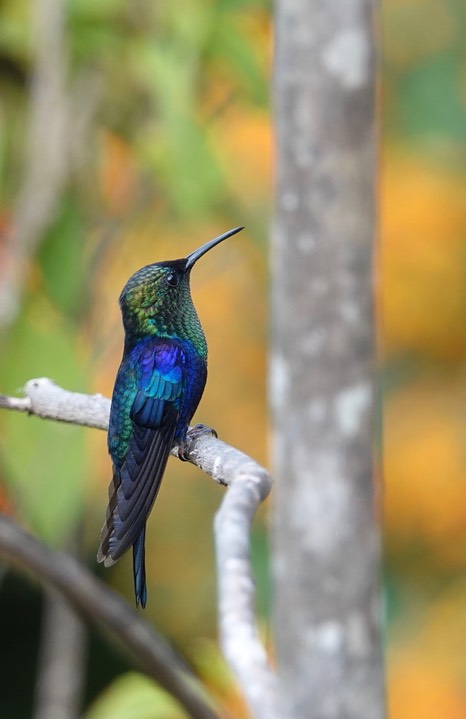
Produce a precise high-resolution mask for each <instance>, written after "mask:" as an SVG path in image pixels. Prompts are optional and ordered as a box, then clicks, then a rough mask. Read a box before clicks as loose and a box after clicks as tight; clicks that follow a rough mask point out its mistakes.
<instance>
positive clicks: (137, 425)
mask: <svg viewBox="0 0 466 719" xmlns="http://www.w3.org/2000/svg"><path fill="white" fill-rule="evenodd" d="M242 229H244V228H243V227H235V228H234V229H233V230H229V232H225V233H224V234H223V235H220V236H219V237H216V238H215V239H213V240H210V242H206V244H205V245H202V247H199V249H197V250H195V251H194V252H192V253H191V254H190V255H188V257H186V258H184V259H181V260H170V261H167V262H156V263H155V264H153V265H147V266H146V267H143V268H142V269H140V270H138V271H137V272H136V273H135V274H134V275H132V277H130V278H129V280H128V282H127V283H126V285H125V286H124V288H123V291H122V293H121V295H120V307H121V314H122V317H123V326H124V329H125V345H124V350H123V358H122V360H121V365H120V368H119V370H118V374H117V377H116V381H115V387H114V389H113V396H112V404H111V409H110V422H109V429H108V451H109V453H110V456H111V458H112V462H113V479H112V482H111V483H110V487H109V503H108V507H107V516H106V521H105V524H104V526H103V527H102V532H101V536H100V540H101V543H100V547H99V551H98V554H97V561H99V562H104V564H105V566H106V567H110V566H111V565H112V564H114V563H115V562H116V561H117V560H118V559H119V558H120V557H121V556H122V554H124V553H125V552H126V550H127V549H129V547H130V546H131V545H132V546H133V573H134V591H135V594H136V605H139V603H140V604H141V605H142V607H145V606H146V600H147V589H146V572H145V561H144V560H145V534H146V521H147V517H148V515H149V512H150V510H151V508H152V505H153V503H154V501H155V498H156V497H157V492H158V490H159V487H160V483H161V481H162V477H163V473H164V471H165V466H166V464H167V460H168V455H169V454H170V450H171V448H172V447H173V445H174V444H178V445H180V446H181V449H182V444H183V442H184V440H185V439H186V433H187V430H188V426H189V422H190V420H191V417H192V416H193V414H194V412H195V411H196V408H197V405H198V404H199V400H200V399H201V396H202V393H203V391H204V387H205V383H206V378H207V343H206V339H205V336H204V332H203V331H202V327H201V323H200V322H199V318H198V316H197V312H196V310H195V307H194V305H193V302H192V299H191V290H190V286H189V278H190V274H191V269H192V267H193V265H194V264H195V262H197V260H198V259H199V258H200V257H202V256H203V255H204V254H205V253H206V252H208V251H209V250H210V249H212V247H215V245H218V244H219V242H223V240H226V239H227V238H228V237H231V236H232V235H235V234H236V233H237V232H240V230H242ZM181 456H182V451H181Z"/></svg>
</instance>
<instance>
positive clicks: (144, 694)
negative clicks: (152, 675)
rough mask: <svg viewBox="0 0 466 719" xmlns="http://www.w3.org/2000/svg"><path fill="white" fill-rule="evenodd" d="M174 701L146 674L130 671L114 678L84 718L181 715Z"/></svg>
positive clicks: (177, 717)
mask: <svg viewBox="0 0 466 719" xmlns="http://www.w3.org/2000/svg"><path fill="white" fill-rule="evenodd" d="M182 717H183V712H181V711H180V709H179V708H178V706H177V704H176V702H175V701H174V700H172V699H171V698H170V697H169V696H167V694H165V693H164V692H163V691H162V690H161V689H159V688H158V687H157V686H156V684H154V682H152V681H151V680H150V679H148V678H147V677H145V676H143V675H141V674H136V673H135V672H131V673H128V674H123V675H122V676H121V677H119V678H118V679H116V680H115V681H114V682H113V683H112V684H111V685H110V687H109V688H108V689H107V690H106V691H105V692H104V693H103V694H102V696H100V698H99V699H98V700H97V701H96V702H95V703H94V704H93V706H92V708H91V709H90V710H89V711H88V712H86V714H85V715H84V719H180V718H182Z"/></svg>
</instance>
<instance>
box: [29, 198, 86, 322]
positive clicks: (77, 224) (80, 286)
mask: <svg viewBox="0 0 466 719" xmlns="http://www.w3.org/2000/svg"><path fill="white" fill-rule="evenodd" d="M84 238H85V228H84V223H83V221H82V217H81V214H80V212H79V209H78V207H77V205H76V203H75V201H74V199H73V198H72V197H68V198H67V199H64V200H63V202H62V205H61V208H60V214H59V216H58V218H57V220H56V222H55V223H54V225H53V227H52V229H51V230H50V231H49V232H48V233H47V238H46V240H45V242H43V244H42V246H41V248H40V251H39V257H38V259H39V263H40V266H41V268H42V271H43V273H44V279H45V284H46V287H47V290H48V292H49V295H50V298H51V299H52V301H53V302H54V303H55V304H56V306H57V307H59V308H60V309H61V310H62V311H64V312H65V313H66V314H68V315H69V316H75V315H76V314H77V311H78V309H79V308H80V306H81V305H82V303H83V291H84V289H85V280H86V274H85V267H84V259H83V244H84Z"/></svg>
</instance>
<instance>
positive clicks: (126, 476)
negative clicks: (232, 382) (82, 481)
mask: <svg viewBox="0 0 466 719" xmlns="http://www.w3.org/2000/svg"><path fill="white" fill-rule="evenodd" d="M184 361H185V358H184V353H183V351H182V349H181V347H180V346H179V345H178V344H176V343H174V342H172V341H170V340H167V339H164V340H154V341H153V342H150V343H147V344H145V345H144V346H143V347H142V349H141V350H140V353H139V354H137V355H136V354H135V356H133V357H132V365H133V367H134V371H135V374H136V381H137V392H136V396H135V398H134V400H133V403H132V406H131V409H130V419H131V423H132V431H131V436H130V439H129V442H128V448H127V450H126V453H125V456H124V458H123V461H122V462H121V463H119V464H118V466H117V465H116V464H114V467H113V470H114V471H113V479H112V482H111V484H110V487H109V504H108V508H107V517H106V522H105V524H104V526H103V528H102V533H101V544H100V548H99V552H98V555H97V559H98V561H101V562H102V561H103V562H104V563H105V565H106V566H110V565H111V564H113V563H114V562H116V560H117V559H119V558H120V557H121V555H122V554H123V553H124V552H125V551H126V550H127V549H128V548H129V547H130V546H131V545H132V544H133V543H134V542H135V541H136V539H137V537H138V535H139V533H140V532H141V530H142V529H143V528H144V525H145V522H146V519H147V515H148V514H149V512H150V509H151V507H152V505H153V503H154V501H155V498H156V496H157V492H158V489H159V487H160V482H161V480H162V476H163V473H164V470H165V466H166V463H167V459H168V456H169V454H170V450H171V448H172V445H173V439H174V434H175V429H176V424H177V421H178V417H179V414H180V404H181V394H182V388H183V374H184Z"/></svg>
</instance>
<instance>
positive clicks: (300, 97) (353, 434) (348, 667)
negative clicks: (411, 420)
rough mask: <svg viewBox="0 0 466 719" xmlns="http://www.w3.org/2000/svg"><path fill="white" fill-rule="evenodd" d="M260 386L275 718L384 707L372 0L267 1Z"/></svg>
mask: <svg viewBox="0 0 466 719" xmlns="http://www.w3.org/2000/svg"><path fill="white" fill-rule="evenodd" d="M276 7H277V49H276V85H275V102H276V114H277V145H278V147H277V169H278V186H277V206H278V208H277V217H276V226H275V237H274V245H273V298H272V301H273V307H272V318H273V319H272V333H273V347H272V357H271V396H272V405H273V414H274V437H275V439H274V460H275V473H276V476H277V492H276V497H275V500H276V501H275V516H274V539H273V543H274V580H275V615H274V624H275V636H276V650H277V665H278V671H279V678H280V680H281V686H282V693H283V697H284V699H283V701H284V706H283V708H282V716H283V717H284V718H286V719H291V718H293V719H305V718H306V717H312V718H316V719H317V718H318V719H336V718H337V717H338V719H380V718H381V717H382V716H383V715H384V708H383V704H384V702H383V666H382V658H381V637H380V607H379V553H380V540H379V530H378V527H377V521H376V518H375V508H374V497H375V491H374V472H373V457H372V451H373V432H374V411H373V410H374V380H373V372H374V323H373V287H372V263H373V247H374V230H375V200H374V196H375V143H376V132H375V76H376V59H375V52H374V35H373V22H374V18H373V11H374V4H373V3H372V2H371V0H345V1H344V2H341V1H340V2H335V0H330V1H329V2H325V3H324V2H318V1H317V0H277V4H276Z"/></svg>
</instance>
